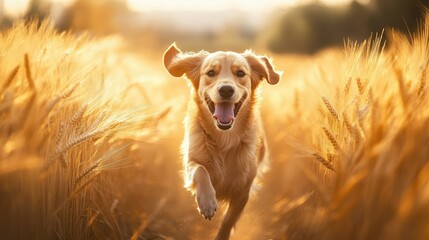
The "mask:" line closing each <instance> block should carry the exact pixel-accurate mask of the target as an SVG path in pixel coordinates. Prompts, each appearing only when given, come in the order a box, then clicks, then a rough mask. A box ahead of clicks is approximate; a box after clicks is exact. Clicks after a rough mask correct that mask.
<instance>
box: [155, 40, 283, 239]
mask: <svg viewBox="0 0 429 240" xmlns="http://www.w3.org/2000/svg"><path fill="white" fill-rule="evenodd" d="M163 60H164V66H165V67H166V69H167V70H168V72H169V73H170V74H171V75H172V76H174V77H181V76H183V75H186V77H187V78H188V79H189V80H190V82H191V83H192V84H191V97H190V98H191V99H190V101H189V106H188V112H187V117H186V119H185V138H184V141H183V145H182V150H183V155H184V156H183V157H184V170H185V171H184V174H185V187H186V188H188V189H189V190H190V191H192V192H193V193H194V194H195V195H196V202H197V204H198V209H199V212H200V213H201V214H202V215H203V216H204V217H205V218H206V219H209V220H210V219H211V218H212V217H213V216H214V214H215V212H216V210H217V207H218V204H217V200H220V201H225V202H228V210H227V212H226V214H225V216H224V218H223V220H222V224H221V227H220V229H219V231H218V233H217V236H216V239H229V236H230V234H231V230H232V228H233V227H234V225H235V223H236V222H237V220H238V218H239V216H240V214H241V212H242V211H243V209H244V207H245V205H246V203H247V200H248V199H249V192H250V187H251V185H252V183H253V181H254V179H255V177H256V175H257V173H258V172H259V170H260V169H261V167H262V164H263V163H264V162H265V161H266V160H267V150H266V140H265V133H264V130H263V128H262V122H261V117H260V113H259V106H258V99H259V91H258V90H259V87H258V86H259V83H260V82H261V81H262V80H264V79H265V80H267V82H268V83H269V84H276V83H278V82H279V80H280V76H281V73H280V72H278V71H275V70H274V69H273V66H272V64H271V62H270V60H269V59H268V58H267V57H265V56H256V55H255V54H254V53H253V52H251V51H246V52H244V53H235V52H222V51H219V52H214V53H208V52H206V51H201V52H199V53H182V52H181V51H180V49H178V48H177V47H176V44H175V43H173V44H172V45H171V46H170V47H169V48H168V49H167V51H166V52H165V53H164V57H163Z"/></svg>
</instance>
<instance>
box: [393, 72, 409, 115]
mask: <svg viewBox="0 0 429 240" xmlns="http://www.w3.org/2000/svg"><path fill="white" fill-rule="evenodd" d="M393 67H394V71H395V75H396V80H398V87H399V93H400V94H401V100H402V107H403V108H404V109H405V108H407V103H408V92H407V90H406V88H405V83H404V75H403V72H402V70H401V69H400V68H399V67H397V66H396V65H394V66H393Z"/></svg>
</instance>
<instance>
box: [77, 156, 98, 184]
mask: <svg viewBox="0 0 429 240" xmlns="http://www.w3.org/2000/svg"><path fill="white" fill-rule="evenodd" d="M99 165H100V161H97V162H96V163H95V164H94V165H93V166H91V167H90V168H88V169H87V170H85V171H83V173H82V174H81V175H79V177H78V178H77V179H76V181H75V183H76V184H77V183H79V182H80V181H81V180H82V179H83V178H85V177H87V176H88V175H89V174H91V173H92V172H93V171H94V170H95V169H96V168H97V167H98V166H99Z"/></svg>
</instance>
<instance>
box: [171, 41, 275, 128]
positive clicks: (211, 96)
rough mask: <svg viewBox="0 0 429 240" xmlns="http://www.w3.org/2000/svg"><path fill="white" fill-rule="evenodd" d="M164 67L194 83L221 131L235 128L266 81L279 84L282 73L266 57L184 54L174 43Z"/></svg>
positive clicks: (229, 54)
mask: <svg viewBox="0 0 429 240" xmlns="http://www.w3.org/2000/svg"><path fill="white" fill-rule="evenodd" d="M164 66H165V67H166V68H167V70H168V72H169V73H170V74H171V75H172V76H174V77H181V76H182V75H184V74H185V75H186V77H187V78H188V79H189V80H191V82H192V85H193V87H194V88H195V91H196V93H197V94H198V97H199V98H200V99H201V100H202V102H205V103H206V104H205V105H206V107H205V111H206V112H207V113H208V114H211V115H212V116H213V122H214V124H215V125H216V126H217V127H218V128H219V129H221V130H228V129H231V128H232V127H233V124H234V120H235V119H236V118H238V117H239V112H240V109H241V107H242V106H243V104H244V103H245V102H246V101H248V100H249V96H250V95H251V93H252V91H254V90H255V89H256V87H257V86H258V84H259V83H260V82H261V81H262V80H264V79H265V80H267V82H268V83H269V84H277V83H278V82H279V80H280V75H281V73H280V72H277V71H275V70H274V68H273V66H272V64H271V62H270V60H269V59H268V58H267V57H265V56H256V55H255V54H254V53H253V52H251V51H246V52H244V53H241V54H240V53H235V52H215V53H208V52H205V51H201V52H199V53H182V52H181V51H180V49H178V48H177V47H176V45H175V44H174V43H173V44H172V45H171V46H170V47H169V48H168V49H167V51H166V52H165V53H164Z"/></svg>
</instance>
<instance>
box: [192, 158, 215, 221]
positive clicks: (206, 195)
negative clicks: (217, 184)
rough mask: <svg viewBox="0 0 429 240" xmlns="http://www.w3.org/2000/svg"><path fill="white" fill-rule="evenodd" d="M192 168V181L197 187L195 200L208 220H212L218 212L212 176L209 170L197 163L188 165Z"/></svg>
mask: <svg viewBox="0 0 429 240" xmlns="http://www.w3.org/2000/svg"><path fill="white" fill-rule="evenodd" d="M188 168H192V170H193V171H191V172H193V176H192V181H193V184H194V187H195V190H196V191H195V195H196V196H195V198H196V200H197V204H198V209H199V211H200V214H202V215H203V216H204V217H205V218H206V219H209V220H211V218H212V217H213V216H214V214H215V212H216V210H217V201H216V191H215V189H214V188H213V185H212V183H211V180H210V175H209V172H208V171H207V169H206V168H205V167H204V166H202V165H200V164H197V163H192V164H190V165H188Z"/></svg>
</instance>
